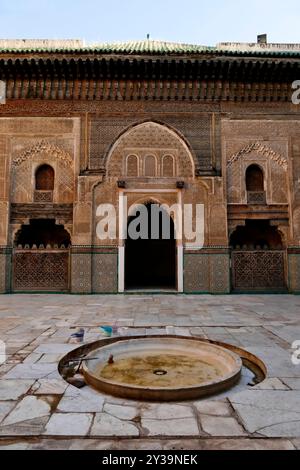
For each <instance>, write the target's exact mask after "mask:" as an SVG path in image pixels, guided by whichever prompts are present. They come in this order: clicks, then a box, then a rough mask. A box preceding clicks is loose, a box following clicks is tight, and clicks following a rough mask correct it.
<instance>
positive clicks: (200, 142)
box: [0, 41, 300, 294]
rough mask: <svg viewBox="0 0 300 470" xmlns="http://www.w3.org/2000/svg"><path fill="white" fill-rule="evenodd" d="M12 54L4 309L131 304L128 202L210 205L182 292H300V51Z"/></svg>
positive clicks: (0, 68) (184, 249)
mask: <svg viewBox="0 0 300 470" xmlns="http://www.w3.org/2000/svg"><path fill="white" fill-rule="evenodd" d="M0 47H1V50H0V79H1V80H2V81H3V82H4V83H5V85H6V101H5V103H3V104H1V105H0V245H1V248H0V250H1V252H0V290H1V292H2V293H7V292H24V291H25V292H27V291H46V292H48V291H59V292H71V293H86V294H87V293H116V292H123V291H124V290H126V269H125V265H126V256H127V253H126V242H125V241H124V240H122V239H121V237H120V230H121V227H122V224H123V226H126V225H127V220H123V219H124V218H123V216H122V221H120V200H121V199H120V197H121V196H124V195H126V196H127V199H128V204H129V205H131V204H134V203H148V204H149V203H152V202H155V203H159V204H164V203H166V204H169V205H172V204H180V205H183V204H194V205H195V204H197V203H198V204H199V203H200V204H203V205H204V215H205V230H204V247H203V248H202V249H195V247H193V246H191V245H190V244H189V241H188V240H186V239H185V238H184V237H182V239H178V240H176V249H175V250H174V263H175V264H174V266H175V271H176V273H175V282H174V285H173V289H174V290H176V291H178V292H186V293H213V294H221V293H229V292H231V291H242V292H252V291H261V292H269V291H272V292H274V291H275V292H276V291H278V292H279V291H283V292H288V291H289V292H294V293H299V292H300V114H299V106H297V105H294V104H293V103H292V93H293V90H292V82H293V81H294V80H297V79H298V78H299V79H300V48H298V47H297V46H295V47H294V48H292V47H290V46H289V47H287V46H284V45H282V46H280V45H274V46H272V45H270V46H268V47H267V46H266V45H252V47H250V46H249V45H239V46H237V45H232V44H231V45H227V46H226V45H220V46H219V47H217V48H205V47H200V46H186V45H178V44H169V43H158V42H154V41H144V42H140V43H128V44H120V45H111V46H109V45H98V46H94V47H84V46H83V45H82V44H80V42H76V41H75V42H73V43H67V42H66V43H63V42H62V43H60V44H56V45H55V44H50V43H47V42H43V43H41V44H39V42H35V44H30V42H27V43H23V44H21V45H20V44H17V49H15V48H12V47H11V46H10V44H9V42H7V43H6V44H4V43H1V41H0ZM4 47H5V48H4ZM49 168H50V170H49ZM47 169H48V170H47ZM43 171H44V174H43ZM47 171H48V173H47ZM49 171H50V173H49ZM51 171H52V172H53V175H54V176H53V186H51V185H50V186H49V185H48V186H47V184H48V183H47V181H46V180H47V178H48V180H49V179H50V176H49V175H51ZM39 172H40V173H41V177H40V180H39V181H40V182H39V181H38V178H39V176H38V175H39ZM251 172H252V173H251ZM45 175H46V176H47V175H48V176H47V178H46V177H45ZM45 178H46V179H45ZM247 178H248V179H247ZM260 178H261V179H260ZM45 181H46V185H45V186H43V184H45ZM48 182H49V181H48ZM108 203H111V204H113V205H114V206H115V207H116V208H117V217H118V219H117V233H116V237H115V238H114V239H111V240H106V241H105V242H104V241H101V240H100V239H99V238H98V237H97V235H96V233H97V231H96V228H97V223H98V220H99V218H98V217H97V207H98V206H99V204H108ZM132 263H134V259H132ZM148 268H149V265H147V264H145V270H147V269H148ZM145 287H146V288H147V286H145ZM152 287H155V289H157V288H158V289H159V287H160V286H159V285H157V286H153V285H152V284H151V285H149V286H148V289H151V288H152ZM148 289H147V290H148Z"/></svg>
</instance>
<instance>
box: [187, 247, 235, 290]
mask: <svg viewBox="0 0 300 470" xmlns="http://www.w3.org/2000/svg"><path fill="white" fill-rule="evenodd" d="M184 292H186V293H211V294H214V293H216V294H226V293H228V292H230V276H229V255H228V254H220V253H216V254H214V253H203V254H201V253H194V254H185V255H184Z"/></svg>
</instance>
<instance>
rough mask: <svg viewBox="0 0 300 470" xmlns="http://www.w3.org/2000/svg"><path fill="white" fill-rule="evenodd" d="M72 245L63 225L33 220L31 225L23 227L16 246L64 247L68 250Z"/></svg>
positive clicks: (51, 221)
mask: <svg viewBox="0 0 300 470" xmlns="http://www.w3.org/2000/svg"><path fill="white" fill-rule="evenodd" d="M70 244H71V239H70V235H69V233H68V232H67V231H66V230H65V228H64V226H63V225H56V224H55V220H54V219H31V220H30V224H29V225H22V229H21V230H20V231H19V232H18V233H17V235H16V239H15V245H16V246H19V245H22V246H23V247H24V246H29V247H30V248H32V246H33V245H36V246H37V247H39V246H41V245H43V246H44V247H46V246H47V245H50V246H52V247H53V246H54V245H58V246H59V247H60V246H61V245H64V246H65V247H66V248H67V247H68V246H69V245H70Z"/></svg>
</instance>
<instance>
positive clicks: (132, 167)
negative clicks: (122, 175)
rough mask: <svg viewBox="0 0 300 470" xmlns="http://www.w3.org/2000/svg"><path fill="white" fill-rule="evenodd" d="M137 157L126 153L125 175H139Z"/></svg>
mask: <svg viewBox="0 0 300 470" xmlns="http://www.w3.org/2000/svg"><path fill="white" fill-rule="evenodd" d="M138 161H139V160H138V157H137V156H136V155H128V157H127V159H126V174H127V176H139V170H138Z"/></svg>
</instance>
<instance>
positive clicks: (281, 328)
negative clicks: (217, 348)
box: [0, 294, 300, 450]
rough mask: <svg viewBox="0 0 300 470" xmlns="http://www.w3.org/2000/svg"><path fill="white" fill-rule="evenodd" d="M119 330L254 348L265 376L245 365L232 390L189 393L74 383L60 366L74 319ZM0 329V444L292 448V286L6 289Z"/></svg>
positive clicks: (296, 310)
mask: <svg viewBox="0 0 300 470" xmlns="http://www.w3.org/2000/svg"><path fill="white" fill-rule="evenodd" d="M116 321H117V322H118V326H119V330H118V334H119V335H122V336H125V335H129V336H130V335H136V334H149V335H150V334H166V326H174V327H175V334H178V335H193V336H198V337H203V338H210V339H214V340H218V341H223V342H228V343H231V344H234V345H237V346H240V347H242V348H245V349H247V350H248V351H250V352H252V353H254V354H256V355H257V356H259V357H260V358H261V359H262V360H263V361H264V363H265V364H266V366H267V369H268V376H267V379H266V380H265V381H264V382H262V383H260V384H258V385H256V386H254V387H253V386H249V385H248V384H247V383H248V381H247V376H243V377H242V380H241V382H240V383H239V384H238V385H237V386H235V387H234V388H233V389H232V390H230V391H229V392H226V393H223V394H221V395H218V396H214V397H212V398H210V399H203V400H198V401H193V402H181V403H170V404H168V403H167V404H159V403H157V404H156V403H144V402H135V401H130V400H123V399H118V398H114V397H111V396H108V395H104V394H100V393H98V392H96V391H94V390H92V389H91V388H89V387H84V388H82V389H77V388H75V387H73V386H71V385H68V384H67V383H66V382H65V381H64V380H63V379H62V378H61V376H60V375H59V373H58V371H57V364H58V361H59V358H60V357H62V356H63V355H65V354H66V353H67V352H69V351H70V350H72V349H75V348H77V347H78V346H79V345H76V344H70V334H71V333H73V332H74V330H73V328H77V327H81V326H82V327H83V328H84V329H85V341H87V342H89V341H94V340H97V339H100V338H101V335H100V334H99V328H98V327H99V326H100V325H101V324H113V323H114V322H116ZM0 340H2V341H4V342H5V343H6V353H7V361H6V362H5V363H4V364H2V365H0V379H1V380H0V448H1V449H30V448H31V449H157V450H160V449H168V450H169V449H295V448H298V449H299V448H300V365H298V366H296V365H293V363H292V360H291V357H292V352H293V350H292V343H293V342H294V341H296V340H300V297H299V296H291V295H234V296H209V295H203V296H185V295H126V296H125V295H118V296H117V295H116V296H114V295H113V296H111V295H110V296H108V295H107V296H98V295H94V296H76V295H72V296H71V295H50V294H49V295H4V296H1V297H0Z"/></svg>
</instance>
